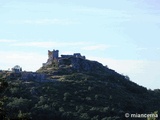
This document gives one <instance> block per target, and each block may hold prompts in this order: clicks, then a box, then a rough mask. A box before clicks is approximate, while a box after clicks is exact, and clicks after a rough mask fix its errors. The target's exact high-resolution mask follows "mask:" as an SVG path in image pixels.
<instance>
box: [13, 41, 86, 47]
mask: <svg viewBox="0 0 160 120" xmlns="http://www.w3.org/2000/svg"><path fill="white" fill-rule="evenodd" d="M84 44H86V42H52V41H47V42H23V43H22V42H17V43H13V44H12V46H22V47H24V46H26V47H42V48H50V47H64V46H77V45H84Z"/></svg>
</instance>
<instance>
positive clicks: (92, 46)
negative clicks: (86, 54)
mask: <svg viewBox="0 0 160 120" xmlns="http://www.w3.org/2000/svg"><path fill="white" fill-rule="evenodd" d="M109 47H110V46H108V45H103V44H97V45H90V46H85V47H83V48H82V50H106V49H108V48H109Z"/></svg>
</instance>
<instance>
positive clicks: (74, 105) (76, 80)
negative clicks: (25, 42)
mask: <svg viewBox="0 0 160 120" xmlns="http://www.w3.org/2000/svg"><path fill="white" fill-rule="evenodd" d="M37 72H38V73H37V74H45V75H46V77H47V79H48V81H52V82H40V81H37V80H36V81H35V80H34V79H31V80H27V81H26V80H23V79H18V77H17V78H16V77H15V78H14V79H10V78H9V77H6V78H5V74H6V73H0V77H1V79H0V80H1V98H3V99H1V102H0V103H1V111H3V112H1V114H0V115H1V116H2V115H3V117H1V118H3V119H19V120H20V119H21V120H22V119H33V120H44V119H47V120H132V119H133V120H136V119H138V120H139V118H131V117H130V116H129V117H128V118H126V117H125V114H126V113H129V114H136V113H138V114H151V113H155V114H157V112H159V111H160V102H159V101H160V90H154V91H152V90H147V89H146V88H145V87H142V86H139V85H137V84H136V83H134V82H132V81H130V80H129V77H127V76H123V75H121V74H119V73H117V72H115V71H114V70H111V69H109V68H107V67H105V66H103V65H102V64H101V63H98V62H96V61H89V60H84V59H81V58H75V57H70V58H64V59H61V60H59V61H56V60H55V61H54V62H53V63H52V64H50V65H48V66H45V67H42V68H40V69H39V70H37ZM2 77H3V79H2ZM4 81H5V82H4ZM6 82H7V86H6V87H2V85H3V84H2V83H5V85H6ZM2 113H3V114H2ZM151 119H152V118H148V120H151ZM142 120H147V118H146V117H143V118H142Z"/></svg>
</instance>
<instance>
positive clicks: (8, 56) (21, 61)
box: [0, 51, 47, 71]
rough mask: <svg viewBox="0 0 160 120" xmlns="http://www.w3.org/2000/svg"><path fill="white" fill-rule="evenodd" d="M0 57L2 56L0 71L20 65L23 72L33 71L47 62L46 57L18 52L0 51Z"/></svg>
mask: <svg viewBox="0 0 160 120" xmlns="http://www.w3.org/2000/svg"><path fill="white" fill-rule="evenodd" d="M0 55H1V56H3V57H2V58H1V59H0V63H1V64H2V65H3V66H0V67H1V68H0V69H4V70H6V69H8V68H12V67H14V66H15V65H20V66H21V67H22V69H23V70H29V71H35V70H37V69H39V68H40V67H41V66H42V63H43V62H45V61H46V60H47V56H44V55H41V54H38V53H33V52H32V53H30V52H19V51H14V52H12V51H0Z"/></svg>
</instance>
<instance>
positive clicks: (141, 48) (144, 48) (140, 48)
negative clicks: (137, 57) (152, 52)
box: [136, 47, 149, 51]
mask: <svg viewBox="0 0 160 120" xmlns="http://www.w3.org/2000/svg"><path fill="white" fill-rule="evenodd" d="M148 49H149V48H146V47H138V48H136V50H138V51H142V50H148Z"/></svg>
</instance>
